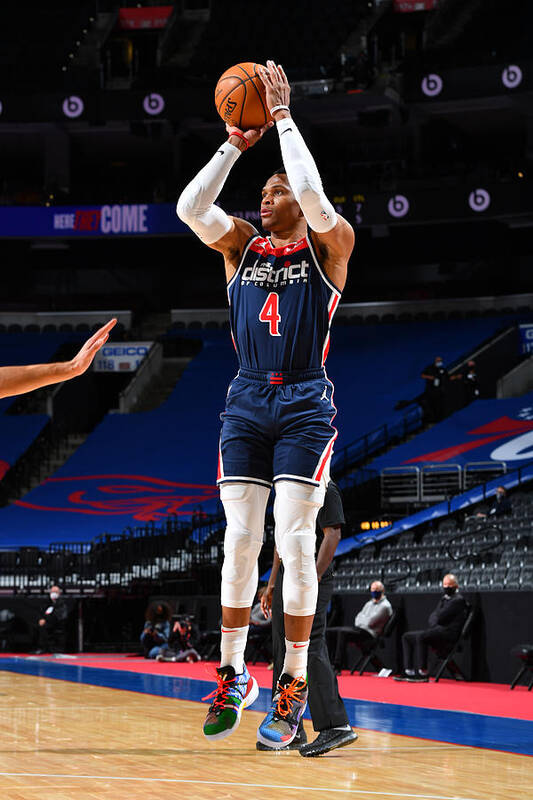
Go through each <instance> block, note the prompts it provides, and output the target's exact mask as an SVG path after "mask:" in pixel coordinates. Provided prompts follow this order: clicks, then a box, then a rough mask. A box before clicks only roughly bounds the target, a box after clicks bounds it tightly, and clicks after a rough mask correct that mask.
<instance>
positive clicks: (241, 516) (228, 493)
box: [220, 483, 269, 608]
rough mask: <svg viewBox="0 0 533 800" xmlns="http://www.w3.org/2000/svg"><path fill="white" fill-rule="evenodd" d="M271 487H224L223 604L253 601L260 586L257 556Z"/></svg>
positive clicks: (225, 485) (244, 604)
mask: <svg viewBox="0 0 533 800" xmlns="http://www.w3.org/2000/svg"><path fill="white" fill-rule="evenodd" d="M268 494H269V490H268V488H267V487H264V486H258V485H255V484H243V483H228V484H223V485H222V486H221V489H220V497H221V500H222V503H223V505H224V511H225V513H226V521H227V527H226V534H225V537H224V564H223V566H222V604H223V605H228V606H232V607H236V608H241V607H246V606H248V605H251V603H252V600H253V597H254V594H255V591H256V588H257V558H258V556H259V553H260V550H261V546H262V544H263V528H264V515H265V506H266V501H267V499H268Z"/></svg>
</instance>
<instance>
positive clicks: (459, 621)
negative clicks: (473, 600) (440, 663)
mask: <svg viewBox="0 0 533 800" xmlns="http://www.w3.org/2000/svg"><path fill="white" fill-rule="evenodd" d="M442 588H443V589H444V594H443V595H442V597H441V598H440V600H439V602H438V604H437V607H436V608H435V610H434V611H432V612H431V614H430V615H429V620H428V622H429V628H427V629H426V630H423V631H407V633H404V634H403V636H402V648H403V668H404V674H403V675H401V676H399V677H397V678H395V680H397V681H411V682H413V683H414V682H426V683H427V681H428V669H427V664H428V647H429V646H430V645H437V646H438V645H441V644H450V645H452V644H453V642H455V640H456V639H457V637H458V636H459V634H460V632H461V628H462V627H463V623H464V621H465V618H466V602H465V599H464V597H463V596H462V594H460V593H459V591H458V589H459V585H458V583H457V578H456V577H455V575H445V576H444V578H443V579H442Z"/></svg>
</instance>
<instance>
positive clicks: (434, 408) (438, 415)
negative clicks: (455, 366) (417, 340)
mask: <svg viewBox="0 0 533 800" xmlns="http://www.w3.org/2000/svg"><path fill="white" fill-rule="evenodd" d="M420 377H421V378H424V380H425V381H426V388H425V390H424V399H423V401H422V403H423V406H424V412H425V421H426V422H440V420H441V419H442V418H443V416H444V412H445V410H446V392H447V389H448V381H449V375H448V370H447V369H446V367H445V366H444V361H443V360H442V356H435V360H434V362H433V364H431V365H430V366H429V367H426V368H425V369H424V371H423V372H422V374H421V376H420Z"/></svg>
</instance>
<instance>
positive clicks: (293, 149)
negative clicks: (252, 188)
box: [260, 61, 354, 263]
mask: <svg viewBox="0 0 533 800" xmlns="http://www.w3.org/2000/svg"><path fill="white" fill-rule="evenodd" d="M260 77H261V79H262V81H263V83H264V85H265V90H266V102H267V106H268V109H269V111H270V113H271V115H272V117H273V119H275V121H276V127H277V129H278V134H279V143H280V147H281V155H282V157H283V164H284V166H285V170H286V172H287V178H288V179H289V183H290V185H291V189H292V191H293V194H294V196H295V198H296V200H297V201H298V203H299V205H300V208H301V209H302V211H303V213H304V216H305V218H306V220H307V224H308V225H309V227H310V228H311V230H312V231H314V233H315V234H316V235H317V238H318V240H319V241H320V242H321V243H323V244H324V245H325V246H327V248H328V250H330V251H332V254H333V253H334V255H335V257H336V259H337V260H338V259H339V258H340V259H341V260H344V261H345V262H346V263H347V261H348V258H349V257H350V254H351V252H352V250H353V246H354V233H353V229H352V226H351V225H350V224H349V223H348V222H347V221H346V220H345V219H343V217H341V216H339V215H338V214H337V212H336V211H335V209H334V208H333V205H332V204H331V202H330V201H329V200H328V198H327V196H326V193H325V192H324V188H323V186H322V180H321V178H320V174H319V172H318V169H317V166H316V164H315V160H314V158H313V156H312V155H311V153H310V151H309V148H308V147H307V145H306V143H305V141H304V139H303V137H302V135H301V133H300V131H299V130H298V128H297V126H296V124H295V122H294V119H293V118H292V117H291V113H290V109H289V103H290V92H291V90H290V86H289V82H288V80H287V76H286V75H285V72H284V71H283V67H282V66H281V65H280V64H278V65H277V66H276V64H275V63H274V62H273V61H267V68H266V69H265V70H263V71H261V72H260Z"/></svg>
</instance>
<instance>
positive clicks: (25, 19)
mask: <svg viewBox="0 0 533 800" xmlns="http://www.w3.org/2000/svg"><path fill="white" fill-rule="evenodd" d="M94 9H95V3H94V2H92V3H91V2H89V0H85V2H83V1H82V2H79V0H78V2H76V3H65V2H64V0H47V3H46V14H42V13H37V11H35V12H34V11H33V10H32V7H31V4H25V3H13V2H6V3H2V33H1V35H0V41H1V44H2V47H1V48H0V52H1V55H0V64H1V67H2V68H1V70H0V82H1V85H2V88H3V89H4V90H5V91H12V88H13V86H14V85H16V86H17V88H18V89H22V88H24V89H26V88H28V89H31V90H32V91H34V90H35V89H36V88H37V87H40V88H42V89H44V90H45V91H48V92H51V91H54V89H56V88H60V87H62V85H63V83H64V76H63V73H62V71H61V67H62V66H63V65H64V64H66V63H68V54H69V52H70V51H71V50H72V48H73V46H74V43H75V41H76V40H79V39H80V38H81V32H82V29H83V28H86V27H87V25H88V20H89V16H90V13H91V11H93V12H94Z"/></svg>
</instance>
